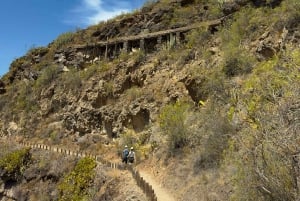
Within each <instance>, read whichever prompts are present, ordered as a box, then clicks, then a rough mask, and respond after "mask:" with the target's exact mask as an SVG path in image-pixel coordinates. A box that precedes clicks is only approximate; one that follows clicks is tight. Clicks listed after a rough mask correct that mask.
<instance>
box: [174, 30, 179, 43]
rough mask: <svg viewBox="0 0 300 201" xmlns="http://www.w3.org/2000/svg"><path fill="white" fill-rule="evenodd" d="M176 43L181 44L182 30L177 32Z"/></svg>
mask: <svg viewBox="0 0 300 201" xmlns="http://www.w3.org/2000/svg"><path fill="white" fill-rule="evenodd" d="M175 41H176V44H177V45H179V44H180V32H176V39H175Z"/></svg>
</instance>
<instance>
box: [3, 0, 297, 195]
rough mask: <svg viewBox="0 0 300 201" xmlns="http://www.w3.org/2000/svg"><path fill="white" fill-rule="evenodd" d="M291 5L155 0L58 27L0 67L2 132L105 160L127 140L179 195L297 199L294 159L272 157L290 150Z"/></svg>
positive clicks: (293, 90)
mask: <svg viewBox="0 0 300 201" xmlns="http://www.w3.org/2000/svg"><path fill="white" fill-rule="evenodd" d="M299 10H300V5H299V2H297V1H296V0H292V1H291V2H289V1H284V0H283V1H278V0H273V1H263V0H261V1H260V0H256V1H251V0H232V1H201V0H194V1H192V0H176V1H155V2H152V3H147V4H145V6H144V7H143V8H141V9H140V10H138V11H135V12H133V13H130V14H125V15H121V16H118V17H116V18H115V19H113V20H109V21H107V22H103V23H100V24H99V25H96V26H92V27H89V28H87V29H84V30H79V31H77V32H75V33H64V34H62V35H61V36H59V37H58V38H57V39H56V40H54V41H53V42H52V43H50V44H49V45H48V46H47V47H39V48H34V49H32V50H30V51H29V52H28V53H27V54H26V55H25V56H23V57H21V58H18V59H16V60H15V61H13V62H12V64H11V67H10V71H9V72H8V73H7V74H6V75H5V76H4V77H3V78H2V79H1V81H0V102H1V104H0V112H1V122H0V129H1V131H0V132H1V133H0V134H1V136H15V137H18V138H19V139H20V140H25V141H26V140H28V141H35V142H43V143H45V144H50V145H52V144H56V145H61V146H68V147H72V148H74V149H80V150H86V151H91V152H97V153H99V152H101V153H106V154H107V157H108V158H111V159H112V160H113V159H115V158H116V156H117V155H118V154H119V152H120V149H121V147H122V146H123V145H125V144H129V145H131V146H134V147H135V148H136V151H137V156H138V164H137V165H138V167H140V168H141V169H146V171H149V172H151V173H152V174H153V176H157V178H161V179H160V180H159V181H160V182H161V184H162V185H164V186H165V187H166V188H168V189H169V190H170V192H174V193H175V192H176V193H175V197H176V198H177V199H178V200H195V199H196V198H197V199H198V198H199V200H228V199H230V198H232V199H235V198H236V199H237V200H243V199H244V198H245V197H243V196H250V195H255V196H257V198H258V199H261V200H263V199H265V198H270V199H271V200H272V199H273V198H276V199H277V198H278V200H285V199H287V198H289V199H296V198H297V197H298V194H297V193H296V191H297V189H298V186H297V180H298V176H299V175H297V173H296V172H293V171H292V170H294V169H295V168H297V167H298V164H297V162H296V164H295V163H293V162H292V161H290V163H289V162H287V163H284V164H282V161H281V160H277V159H278V157H279V155H280V154H281V155H280V157H283V158H289V157H288V156H289V155H292V153H296V152H297V148H296V147H297V146H296V144H295V143H296V141H295V140H293V139H298V137H297V136H296V131H297V129H298V127H299V118H298V117H299V116H298V115H299V104H298V103H297V101H298V100H297V97H299V90H298V89H299V88H298V87H299V65H300V63H299V55H300V54H299V40H300V37H299V36H300V30H299V24H298V23H297V22H298V21H299V19H300V13H299ZM186 106H187V107H186ZM291 108H294V109H291ZM282 115H286V116H288V118H289V119H288V121H285V120H284V119H281V118H280V116H282ZM273 117H274V118H273ZM275 117H276V118H275ZM277 117H278V118H277ZM282 127H284V128H287V130H284V129H283V130H282ZM289 129H291V130H289ZM276 132H277V133H280V134H278V136H285V135H288V136H291V137H290V138H289V139H290V140H287V141H284V138H283V137H282V138H281V137H278V138H275V137H274V133H276ZM248 133H252V135H249V134H248ZM270 138H271V139H272V140H271V141H272V143H270V141H268V139H270ZM283 141H284V142H283ZM269 143H270V144H269ZM280 143H283V144H284V147H285V148H287V149H288V151H287V152H286V151H283V150H284V148H280V147H277V146H276V144H280ZM264 144H268V148H266V150H265V149H263V145H264ZM259 147H260V148H261V149H259ZM291 147H292V148H291ZM278 153H280V154H279V155H276V154H278ZM264 154H267V156H264ZM241 158H242V159H243V160H241ZM244 159H245V160H244ZM275 159H276V160H275ZM240 160H241V161H240ZM264 160H267V161H269V162H270V161H272V163H269V164H268V165H265V166H264V165H263V164H262V163H263V161H264ZM274 161H275V162H274ZM276 161H277V162H276ZM273 162H274V163H273ZM291 164H292V165H291ZM280 166H282V167H283V169H282V171H281V172H280V173H278V174H280V175H279V176H278V177H277V176H276V173H275V172H273V171H272V168H275V167H280ZM149 167H151V168H149ZM221 167H222V168H221ZM241 167H247V168H244V170H241ZM284 168H285V169H284ZM170 170H174V171H170ZM66 171H67V170H66ZM264 172H266V174H267V175H264ZM288 172H293V173H291V174H289V173H288ZM30 174H31V173H30ZM247 174H249V175H251V178H248V177H247ZM44 175H45V176H43V178H48V176H47V174H46V173H45V174H44ZM237 177H238V178H237ZM265 177H270V178H272V179H275V180H276V182H278V185H275V184H274V185H275V186H274V185H273V184H272V183H271V182H269V181H270V180H268V179H266V178H265ZM286 177H288V178H290V179H289V180H288V181H285V182H287V183H286V185H285V187H282V186H280V185H279V184H280V182H283V180H284V178H286ZM26 178H27V176H26ZM232 178H235V179H236V180H234V179H233V180H234V181H233V180H232ZM247 179H248V180H250V181H249V182H244V183H243V182H242V181H247ZM54 183H55V182H54ZM241 183H243V185H242V184H241ZM246 184H249V185H248V186H247V185H246ZM253 187H255V189H256V190H255V189H254V188H253ZM285 188H288V190H287V189H285ZM193 189H194V190H193ZM195 189H200V190H199V191H198V190H195ZM208 189H211V191H209V190H208ZM247 189H254V190H247ZM282 189H285V192H287V191H288V192H289V193H286V194H285V193H283V190H282ZM1 192H2V194H3V192H4V191H0V194H1ZM250 197H251V196H250ZM245 199H246V198H245ZM276 199H275V200H276ZM273 200H274V199H273Z"/></svg>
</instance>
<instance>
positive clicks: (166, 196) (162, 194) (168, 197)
mask: <svg viewBox="0 0 300 201" xmlns="http://www.w3.org/2000/svg"><path fill="white" fill-rule="evenodd" d="M139 173H140V175H141V176H142V177H143V178H144V179H145V180H146V181H147V182H148V183H149V184H150V185H151V186H152V188H153V190H154V192H155V194H156V196H157V201H176V199H175V198H174V197H173V196H172V194H171V193H169V192H168V191H167V190H166V189H164V188H163V187H162V186H161V185H160V184H159V183H157V181H155V180H154V178H153V177H152V176H151V175H150V174H148V173H147V172H145V171H143V170H139Z"/></svg>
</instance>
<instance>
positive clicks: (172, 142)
mask: <svg viewBox="0 0 300 201" xmlns="http://www.w3.org/2000/svg"><path fill="white" fill-rule="evenodd" d="M188 110H189V105H188V104H187V103H184V102H180V101H177V102H176V103H175V104H170V105H166V106H165V107H164V108H163V109H162V111H161V113H160V115H159V125H160V128H161V129H162V131H163V132H164V134H165V135H166V136H167V139H168V142H169V148H170V150H171V151H172V152H173V151H176V150H177V149H180V148H182V147H184V146H185V145H187V143H188V131H187V125H186V123H187V122H186V119H187V114H188Z"/></svg>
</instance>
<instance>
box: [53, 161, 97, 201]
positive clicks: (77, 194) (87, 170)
mask: <svg viewBox="0 0 300 201" xmlns="http://www.w3.org/2000/svg"><path fill="white" fill-rule="evenodd" d="M95 167H96V162H95V160H94V159H92V158H82V159H80V160H79V161H78V163H77V165H76V166H75V168H74V170H73V171H71V172H70V173H69V174H67V175H65V176H64V178H63V180H62V181H61V182H60V184H59V186H58V189H59V191H60V197H59V200H60V201H69V200H73V201H82V200H88V198H89V197H90V196H91V195H89V187H90V186H91V185H92V183H93V180H94V177H95V174H96V173H95V170H94V168H95Z"/></svg>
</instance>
